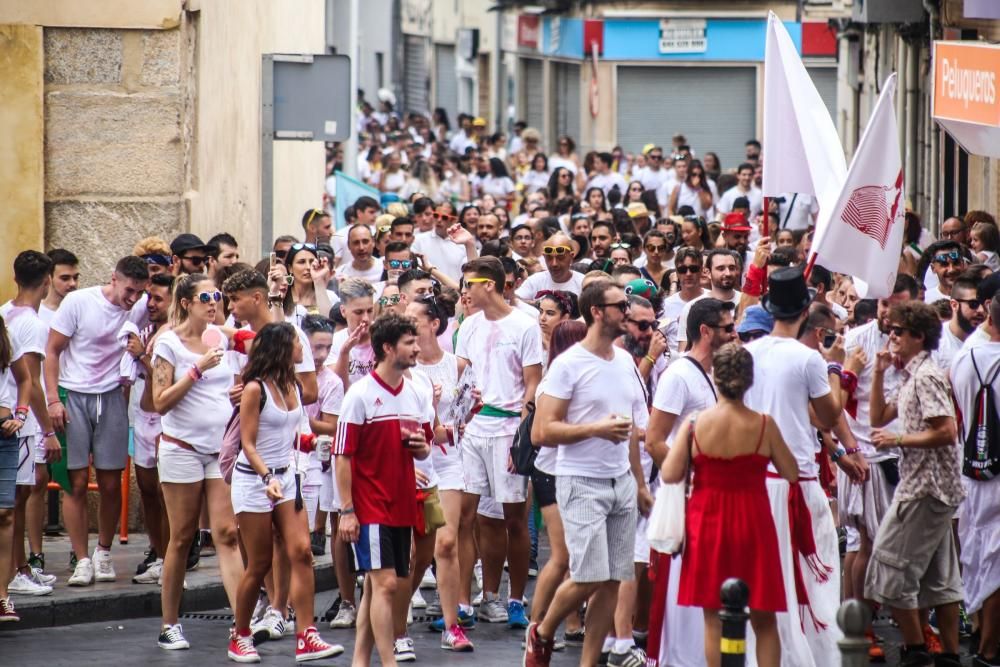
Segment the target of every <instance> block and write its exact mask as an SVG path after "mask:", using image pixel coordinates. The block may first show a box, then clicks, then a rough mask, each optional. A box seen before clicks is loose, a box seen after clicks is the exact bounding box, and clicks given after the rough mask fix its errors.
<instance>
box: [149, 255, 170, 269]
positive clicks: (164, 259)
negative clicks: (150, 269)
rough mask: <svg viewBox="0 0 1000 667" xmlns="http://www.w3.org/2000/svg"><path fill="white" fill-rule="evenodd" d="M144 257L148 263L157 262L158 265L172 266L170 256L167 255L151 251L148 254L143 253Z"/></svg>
mask: <svg viewBox="0 0 1000 667" xmlns="http://www.w3.org/2000/svg"><path fill="white" fill-rule="evenodd" d="M142 258H143V259H144V260H146V264H156V265H158V266H170V257H169V256H167V255H161V254H159V253H155V252H153V253H149V254H148V255H143V256H142Z"/></svg>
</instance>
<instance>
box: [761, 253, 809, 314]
mask: <svg viewBox="0 0 1000 667" xmlns="http://www.w3.org/2000/svg"><path fill="white" fill-rule="evenodd" d="M815 296H816V290H815V289H813V288H811V287H807V286H806V279H805V276H804V275H803V273H802V265H801V264H799V265H798V266H789V267H787V268H783V269H778V270H777V271H775V272H774V273H772V274H771V275H770V277H769V278H768V279H767V295H766V296H765V297H764V298H763V299H761V302H760V303H761V305H762V306H763V307H764V310H766V311H767V312H769V313H771V314H772V315H774V317H775V318H776V319H779V320H787V319H791V318H793V317H796V316H798V315H799V314H800V313H801V312H802V311H803V310H805V309H806V308H808V307H809V304H811V303H812V300H813V298H814V297H815Z"/></svg>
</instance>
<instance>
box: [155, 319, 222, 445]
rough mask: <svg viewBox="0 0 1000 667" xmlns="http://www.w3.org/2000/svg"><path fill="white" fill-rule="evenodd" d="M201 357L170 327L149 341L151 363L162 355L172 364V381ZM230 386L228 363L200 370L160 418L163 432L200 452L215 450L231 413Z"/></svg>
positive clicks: (184, 372)
mask: <svg viewBox="0 0 1000 667" xmlns="http://www.w3.org/2000/svg"><path fill="white" fill-rule="evenodd" d="M209 329H215V330H216V331H219V328H218V327H216V326H214V325H209ZM222 340H225V336H222ZM201 357H202V355H201V354H199V353H195V352H192V351H191V350H189V349H188V348H187V347H185V346H184V343H182V342H181V339H180V338H179V337H178V336H177V334H176V333H175V332H174V331H164V332H163V333H162V334H161V335H160V336H159V337H158V338H157V339H156V344H155V345H153V363H154V364H155V363H156V360H157V359H163V360H164V361H166V362H167V363H169V364H170V365H171V366H173V367H174V376H173V381H174V382H177V381H178V380H180V379H181V378H183V377H184V376H185V375H187V374H188V371H189V370H190V368H191V366H192V365H193V364H194V363H195V362H197V361H198V359H200V358H201ZM232 386H233V371H232V369H231V368H229V365H228V364H226V363H220V364H219V365H218V366H216V367H215V368H210V369H208V370H207V371H204V372H203V373H202V377H201V379H200V380H198V381H197V382H195V383H194V384H193V385H191V388H190V389H188V391H187V393H186V394H184V397H183V398H181V400H180V401H178V402H177V404H176V405H174V407H172V408H170V411H169V412H167V414H165V415H163V417H162V418H161V419H160V425H161V427H162V428H163V434H164V435H168V436H170V437H173V438H176V439H178V440H180V441H182V442H186V443H187V444H189V445H191V446H192V447H194V448H195V450H197V451H198V452H199V453H201V454H215V453H217V452H218V451H219V449H220V448H221V446H222V436H223V435H224V434H225V432H226V424H227V423H228V422H229V418H230V417H231V416H232V414H233V407H232V405H231V404H230V403H229V389H230V387H232Z"/></svg>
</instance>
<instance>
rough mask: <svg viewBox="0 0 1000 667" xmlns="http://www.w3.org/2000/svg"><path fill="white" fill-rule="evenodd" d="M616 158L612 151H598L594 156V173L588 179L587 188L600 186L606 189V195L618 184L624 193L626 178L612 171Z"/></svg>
mask: <svg viewBox="0 0 1000 667" xmlns="http://www.w3.org/2000/svg"><path fill="white" fill-rule="evenodd" d="M613 161H614V158H612V157H611V153H598V154H597V155H596V156H594V175H593V176H591V177H590V180H589V181H587V188H600V189H601V190H603V191H604V196H605V197H607V196H608V192H610V191H611V188H613V187H614V186H616V185H617V186H618V190H619V191H620V192H621V193H622V194H623V195H624V194H625V188H626V187H627V186H626V184H625V178H624V177H623V176H622V175H621V174H619V173H617V172H614V171H611V164H612V162H613Z"/></svg>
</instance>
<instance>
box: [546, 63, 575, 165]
mask: <svg viewBox="0 0 1000 667" xmlns="http://www.w3.org/2000/svg"><path fill="white" fill-rule="evenodd" d="M553 75H554V76H555V82H556V89H555V95H556V104H555V113H556V117H555V122H554V123H553V126H554V127H555V131H556V136H555V137H551V138H550V140H549V141H548V144H549V148H550V150H555V147H556V137H558V136H559V135H561V134H568V135H569V136H570V137H571V138H572V139H573V141H575V142H576V143H577V144H579V143H580V113H581V109H582V107H581V106H580V66H579V65H571V64H569V63H556V64H555V65H554V66H553Z"/></svg>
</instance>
